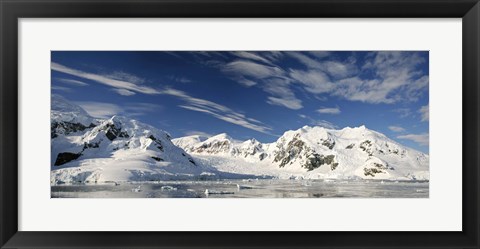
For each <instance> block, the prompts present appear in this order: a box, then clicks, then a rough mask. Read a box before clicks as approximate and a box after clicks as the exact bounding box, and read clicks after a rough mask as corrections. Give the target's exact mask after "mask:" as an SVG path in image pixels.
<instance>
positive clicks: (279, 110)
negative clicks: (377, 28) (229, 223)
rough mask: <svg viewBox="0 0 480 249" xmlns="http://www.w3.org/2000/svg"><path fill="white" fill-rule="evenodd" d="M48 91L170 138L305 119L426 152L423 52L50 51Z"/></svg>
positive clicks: (246, 131)
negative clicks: (375, 135) (368, 131)
mask: <svg viewBox="0 0 480 249" xmlns="http://www.w3.org/2000/svg"><path fill="white" fill-rule="evenodd" d="M51 55H52V64H51V69H52V70H51V73H52V93H54V94H59V95H62V96H64V97H65V98H67V99H69V100H70V101H72V102H74V103H77V104H79V105H80V106H82V107H83V108H84V109H86V111H87V112H89V113H90V114H91V115H92V116H94V117H98V118H107V117H111V116H113V115H124V116H129V117H131V118H134V119H138V120H140V121H142V122H145V123H148V124H150V125H153V126H155V127H157V128H160V129H163V130H165V131H167V132H169V133H170V134H171V135H172V136H173V137H180V136H185V135H192V134H205V135H207V134H210V135H211V134H218V133H223V132H226V133H227V134H229V135H230V136H232V137H233V138H235V139H239V140H245V139H249V138H252V137H254V138H256V139H257V140H259V141H262V142H273V141H275V140H277V139H278V137H279V136H280V135H281V134H283V133H284V132H285V131H286V130H292V129H298V128H301V127H302V126H304V125H310V126H314V125H320V126H324V127H328V128H343V127H346V126H350V127H356V126H360V125H365V126H366V127H367V128H369V129H372V130H376V131H379V132H382V133H384V134H385V135H387V136H388V137H390V138H392V139H394V140H396V141H398V142H400V143H402V144H404V145H407V146H409V147H412V148H415V149H418V150H420V151H423V152H426V153H428V123H429V121H428V120H429V117H428V110H429V106H428V85H429V67H428V66H429V56H428V51H402V52H399V51H395V52H393V51H379V52H375V51H337V52H334V51H332V52H329V51H222V52H216V51H208V52H206V51H198V52H188V51H183V52H182V51H180V52H166V51H131V52H130V51H53V52H52V53H51Z"/></svg>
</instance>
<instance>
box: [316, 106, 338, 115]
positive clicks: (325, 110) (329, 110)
mask: <svg viewBox="0 0 480 249" xmlns="http://www.w3.org/2000/svg"><path fill="white" fill-rule="evenodd" d="M317 112H319V113H322V114H340V112H341V111H340V107H338V106H337V107H324V108H320V109H318V110H317Z"/></svg>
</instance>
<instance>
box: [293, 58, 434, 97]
mask: <svg viewBox="0 0 480 249" xmlns="http://www.w3.org/2000/svg"><path fill="white" fill-rule="evenodd" d="M288 54H289V55H290V56H291V57H292V58H295V59H296V60H298V61H299V62H300V63H302V64H303V65H305V66H306V67H307V68H308V70H307V71H296V70H292V73H291V77H292V78H294V79H295V80H297V81H299V82H301V83H303V84H305V85H306V90H307V91H309V92H312V93H329V94H330V95H333V96H337V97H341V98H345V99H347V100H351V101H361V102H366V103H373V104H377V103H387V104H391V103H396V102H400V101H416V100H418V99H419V97H420V96H422V94H423V92H424V91H425V90H426V89H427V88H428V82H429V78H428V75H422V73H421V72H420V71H419V70H418V66H419V65H421V64H423V63H425V60H424V59H423V58H422V57H420V56H419V55H418V54H417V53H412V52H388V51H385V52H372V53H371V54H370V55H369V56H368V58H367V59H366V60H365V62H364V64H363V65H361V68H358V66H357V65H356V60H354V59H350V60H346V61H343V62H340V61H334V60H328V59H322V60H317V59H315V58H312V57H310V56H308V55H306V54H304V53H299V52H289V53H288ZM360 71H361V72H369V73H371V74H372V77H370V78H361V77H359V76H358V74H357V73H358V72H360ZM322 73H323V75H322ZM309 74H310V75H309ZM328 77H330V78H334V79H335V80H334V82H335V83H334V84H332V83H331V82H330V81H332V80H331V79H329V78H328ZM318 85H324V86H318ZM312 86H316V87H317V88H312Z"/></svg>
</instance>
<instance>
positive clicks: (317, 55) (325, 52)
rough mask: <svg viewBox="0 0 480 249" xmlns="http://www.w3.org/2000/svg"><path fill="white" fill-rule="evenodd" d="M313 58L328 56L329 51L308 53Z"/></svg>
mask: <svg viewBox="0 0 480 249" xmlns="http://www.w3.org/2000/svg"><path fill="white" fill-rule="evenodd" d="M308 53H309V54H311V55H312V56H313V57H317V58H324V57H327V56H329V55H330V52H329V51H308Z"/></svg>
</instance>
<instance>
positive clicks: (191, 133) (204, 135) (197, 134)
mask: <svg viewBox="0 0 480 249" xmlns="http://www.w3.org/2000/svg"><path fill="white" fill-rule="evenodd" d="M184 135H185V136H200V137H205V138H208V137H213V136H214V134H211V133H207V132H203V131H187V132H184Z"/></svg>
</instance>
